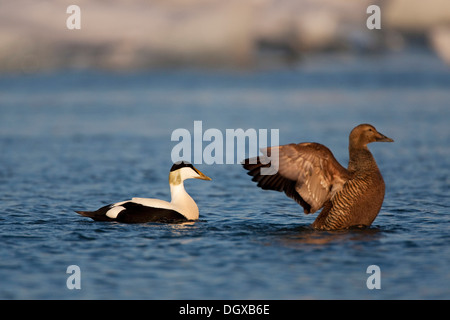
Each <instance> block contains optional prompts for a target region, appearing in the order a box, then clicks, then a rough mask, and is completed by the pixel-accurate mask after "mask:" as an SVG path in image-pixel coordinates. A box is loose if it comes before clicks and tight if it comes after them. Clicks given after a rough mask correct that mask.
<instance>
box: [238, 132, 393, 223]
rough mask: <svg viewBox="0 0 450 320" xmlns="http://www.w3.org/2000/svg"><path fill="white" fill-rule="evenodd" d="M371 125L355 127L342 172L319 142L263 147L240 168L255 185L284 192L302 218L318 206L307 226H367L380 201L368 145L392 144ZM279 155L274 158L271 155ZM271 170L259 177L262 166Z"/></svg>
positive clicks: (380, 182)
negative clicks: (314, 216) (346, 161)
mask: <svg viewBox="0 0 450 320" xmlns="http://www.w3.org/2000/svg"><path fill="white" fill-rule="evenodd" d="M393 141H394V140H392V139H391V138H388V137H386V136H385V135H383V134H381V133H379V132H378V131H377V130H376V129H375V127H373V126H372V125H370V124H361V125H359V126H357V127H355V128H354V129H353V130H352V132H351V133H350V137H349V153H350V160H349V163H348V169H345V168H344V167H343V166H341V165H340V164H339V162H338V161H337V160H336V159H335V157H334V156H333V153H332V152H331V151H330V150H329V149H328V148H327V147H325V146H324V145H322V144H319V143H299V144H294V143H292V144H287V145H283V146H277V147H269V148H265V149H262V150H261V151H262V153H263V155H262V156H259V157H255V158H250V159H246V160H245V161H244V162H243V166H244V168H245V169H247V170H248V172H247V173H248V174H249V175H250V176H253V178H252V180H253V181H255V182H258V187H260V188H262V189H266V190H276V191H284V192H285V193H286V195H287V196H288V197H291V198H292V199H294V200H295V201H296V202H297V203H299V204H300V205H301V206H302V207H303V209H304V212H305V214H309V213H314V212H316V211H317V210H319V209H321V208H322V211H321V212H320V214H319V216H318V217H317V218H316V220H315V221H314V223H313V224H312V227H313V228H315V229H320V230H338V229H346V228H349V227H352V226H358V227H364V226H370V225H371V224H372V222H373V221H374V220H375V218H376V216H377V215H378V212H379V211H380V209H381V205H382V203H383V199H384V190H385V186H384V181H383V177H382V176H381V173H380V170H379V169H378V166H377V163H376V162H375V159H374V158H373V156H372V153H371V152H370V151H369V149H368V148H367V144H369V143H371V142H393ZM277 153H278V157H277V156H276V154H277ZM269 167H272V168H275V169H278V171H277V172H276V173H275V174H271V175H264V173H263V174H262V173H261V169H262V168H269Z"/></svg>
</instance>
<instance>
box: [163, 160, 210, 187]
mask: <svg viewBox="0 0 450 320" xmlns="http://www.w3.org/2000/svg"><path fill="white" fill-rule="evenodd" d="M186 179H201V180H211V178H210V177H208V176H206V175H205V174H203V173H202V172H200V170H198V169H196V168H195V167H194V166H193V165H192V164H190V163H189V162H187V161H179V162H176V163H174V164H173V166H172V168H171V169H170V174H169V183H170V184H174V185H176V184H180V183H181V182H183V181H184V180H186Z"/></svg>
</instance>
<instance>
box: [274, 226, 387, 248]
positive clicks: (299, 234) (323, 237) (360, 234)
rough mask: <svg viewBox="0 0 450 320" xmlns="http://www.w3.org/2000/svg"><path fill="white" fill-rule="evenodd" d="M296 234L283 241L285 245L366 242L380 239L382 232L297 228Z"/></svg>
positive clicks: (377, 230) (374, 230)
mask: <svg viewBox="0 0 450 320" xmlns="http://www.w3.org/2000/svg"><path fill="white" fill-rule="evenodd" d="M294 231H295V233H293V234H289V235H287V236H286V237H283V238H282V239H281V242H282V243H283V244H285V245H296V244H316V245H323V244H328V243H340V242H348V241H356V242H364V241H373V240H377V239H379V237H380V236H381V235H382V232H383V231H382V230H381V229H380V228H377V227H369V228H350V229H347V230H336V231H318V230H314V229H313V228H310V227H297V228H295V230H294Z"/></svg>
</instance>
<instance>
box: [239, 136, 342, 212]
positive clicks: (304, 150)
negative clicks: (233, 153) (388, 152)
mask: <svg viewBox="0 0 450 320" xmlns="http://www.w3.org/2000/svg"><path fill="white" fill-rule="evenodd" d="M261 152H262V153H263V155H262V156H259V157H255V158H250V159H246V160H245V161H244V162H243V166H244V168H245V169H247V170H248V174H249V175H250V176H253V178H252V180H253V181H255V182H258V187H261V188H262V189H269V190H276V191H284V192H285V193H286V195H287V196H289V197H291V198H293V199H294V200H295V201H297V203H299V204H300V205H301V206H302V207H303V208H304V212H305V213H314V212H316V211H317V210H319V209H320V208H322V207H323V206H324V204H325V203H326V202H327V201H328V200H330V199H331V198H332V197H333V196H334V194H335V193H336V192H338V191H339V190H341V189H342V188H343V186H344V184H345V183H346V182H347V180H348V179H349V173H348V171H347V169H345V168H344V167H343V166H341V165H340V164H339V162H338V161H337V160H336V159H335V157H334V156H333V153H332V152H331V151H330V150H329V149H328V148H327V147H325V146H324V145H322V144H319V143H299V144H294V143H292V144H287V145H284V146H277V147H270V148H265V149H262V150H261ZM271 166H272V167H274V168H275V169H277V170H278V171H277V172H276V173H275V174H272V175H264V174H261V169H262V168H268V167H271Z"/></svg>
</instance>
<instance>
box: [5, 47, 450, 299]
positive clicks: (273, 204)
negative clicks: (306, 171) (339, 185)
mask: <svg viewBox="0 0 450 320" xmlns="http://www.w3.org/2000/svg"><path fill="white" fill-rule="evenodd" d="M449 102H450V71H449V68H448V67H446V66H444V65H443V64H442V63H441V62H440V61H439V60H438V59H437V58H436V57H434V56H433V55H431V54H429V53H426V52H419V53H416V52H411V53H409V54H407V55H406V56H405V55H402V54H388V55H382V56H371V57H366V58H364V57H358V58H355V57H337V58H336V57H328V56H324V57H318V58H310V59H307V60H306V61H305V62H304V64H303V65H301V66H299V67H298V68H294V69H288V70H266V71H245V72H238V71H233V72H224V71H221V72H216V71H195V70H194V71H186V70H179V71H165V70H160V71H154V72H142V73H132V74H111V73H104V72H94V71H83V72H74V71H67V72H66V71H59V72H49V73H40V74H33V75H3V76H1V77H0V150H1V154H0V203H1V207H0V226H1V231H0V241H1V244H2V245H1V248H0V279H1V280H0V298H2V299H372V298H373V299H449V298H450V289H449V288H450V275H449V272H448V265H449V262H450V249H449V243H450V228H449V214H448V213H449V206H450V204H449V200H448V199H449V184H450V149H449V141H450V127H449V125H448V124H449V120H450V106H449ZM195 120H201V121H203V122H202V123H203V128H204V130H206V129H208V128H218V129H220V130H225V129H227V128H232V129H234V128H243V129H248V128H256V129H264V128H265V129H279V131H280V143H281V144H285V143H291V142H303V141H317V142H321V143H323V144H325V145H327V146H328V147H329V148H330V149H331V150H332V151H333V153H334V154H335V156H336V158H337V159H338V160H339V161H340V162H341V163H342V164H343V165H346V164H347V161H348V154H347V141H348V133H349V132H350V130H351V129H352V128H353V127H354V126H355V125H357V124H359V123H366V122H367V123H372V124H373V125H375V126H376V127H377V129H379V131H380V132H382V133H384V134H386V135H387V136H389V137H392V138H393V139H395V143H392V144H382V143H379V144H372V145H371V146H370V148H371V150H372V152H373V154H374V156H375V158H376V160H377V162H378V164H379V167H380V169H381V171H382V173H383V175H384V178H385V181H386V188H387V189H386V197H385V202H384V204H383V208H382V210H381V212H380V214H379V216H378V217H377V219H376V220H375V222H374V224H373V225H372V227H370V228H369V229H365V230H346V231H336V232H317V231H313V230H311V229H310V228H309V225H310V224H311V223H312V222H313V221H314V218H315V216H316V215H311V216H305V215H304V214H303V213H302V210H301V208H300V207H299V206H298V205H297V204H296V203H295V202H294V201H292V200H290V199H288V198H287V197H285V196H284V195H283V194H281V193H278V192H270V191H263V190H261V189H259V188H257V187H256V186H255V185H254V183H253V182H251V180H250V177H249V176H247V175H246V174H245V171H244V170H243V169H242V168H241V167H240V166H239V165H215V166H209V165H205V164H203V165H198V166H197V167H198V168H199V169H200V170H201V171H203V172H204V173H205V174H207V175H208V176H210V177H212V179H213V180H212V181H210V182H206V181H200V180H189V181H186V189H187V190H188V192H189V193H190V194H191V195H192V197H193V198H194V199H195V200H196V201H197V203H198V206H199V208H200V220H199V221H198V222H196V223H192V224H178V225H166V224H155V223H148V224H135V225H126V224H118V223H104V222H94V221H91V220H89V219H87V218H84V217H81V216H78V215H77V214H76V213H74V210H83V209H97V208H99V207H100V206H102V205H105V204H108V203H112V202H117V201H122V200H126V199H130V198H131V197H157V198H161V199H167V200H168V199H169V197H170V194H169V188H168V181H167V177H168V171H169V169H170V167H171V159H170V153H171V150H172V148H173V146H174V145H175V144H176V143H175V142H172V141H171V140H170V138H171V133H172V132H173V130H175V129H177V128H186V129H188V130H193V123H194V121H195ZM223 132H224V131H223ZM205 144H206V143H205ZM73 264H75V265H78V266H79V267H80V269H81V290H69V289H68V288H67V287H66V280H67V277H68V276H69V275H68V274H66V269H67V267H68V266H69V265H73ZM369 265H378V266H379V267H380V269H381V289H379V290H376V289H374V290H369V289H368V288H367V286H366V280H367V278H368V276H369V274H367V273H366V270H367V267H368V266H369Z"/></svg>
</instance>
